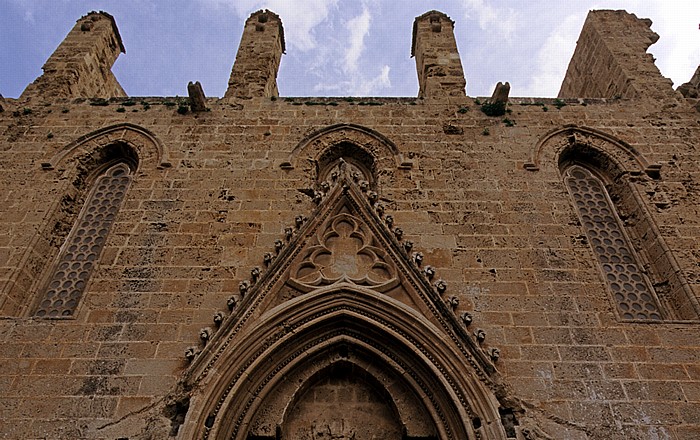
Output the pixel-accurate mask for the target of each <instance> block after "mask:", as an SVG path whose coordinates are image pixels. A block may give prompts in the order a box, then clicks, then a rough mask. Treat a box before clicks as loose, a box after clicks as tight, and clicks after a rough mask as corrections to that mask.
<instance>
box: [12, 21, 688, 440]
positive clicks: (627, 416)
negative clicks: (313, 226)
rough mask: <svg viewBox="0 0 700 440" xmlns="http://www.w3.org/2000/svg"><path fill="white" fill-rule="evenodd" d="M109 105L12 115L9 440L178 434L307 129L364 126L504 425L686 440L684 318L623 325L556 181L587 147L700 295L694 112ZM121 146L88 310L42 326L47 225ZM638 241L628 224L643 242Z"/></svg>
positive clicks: (642, 106)
mask: <svg viewBox="0 0 700 440" xmlns="http://www.w3.org/2000/svg"><path fill="white" fill-rule="evenodd" d="M615 14H618V15H619V13H615ZM266 26H270V23H268V24H267V25H266ZM611 26H612V24H611ZM265 32H267V28H266V30H265ZM616 41H617V40H616ZM645 48H646V47H645ZM641 62H646V61H645V58H644V57H642V61H641ZM237 63H238V61H237ZM234 71H235V69H234ZM419 75H420V72H419ZM659 81H661V80H660V79H659ZM96 103H99V104H100V105H93V104H96ZM102 104H105V103H104V102H92V103H91V102H90V101H82V102H70V103H69V102H54V103H51V105H48V106H45V105H38V104H35V103H34V101H24V100H11V99H5V101H4V102H3V108H4V110H5V111H4V112H3V113H0V169H2V171H3V172H2V173H1V174H0V176H1V177H0V187H2V188H3V191H2V196H1V197H0V283H1V284H0V288H1V289H2V290H1V292H2V295H3V296H2V297H1V298H0V301H2V311H3V314H4V316H3V318H2V319H1V320H0V341H1V342H0V343H1V344H2V349H1V350H0V433H2V435H3V436H4V437H5V438H13V439H28V438H66V439H68V438H71V439H75V438H90V439H95V438H105V439H115V438H130V439H146V438H158V439H160V438H167V437H168V436H169V435H173V436H175V435H177V434H176V433H177V432H178V427H179V426H180V425H181V424H183V422H184V423H187V420H188V419H187V414H188V413H189V412H188V407H189V406H190V401H189V398H190V397H191V396H197V392H198V388H195V389H187V388H185V387H183V386H181V385H178V384H179V381H180V379H182V378H183V377H186V376H187V374H188V368H189V365H190V364H189V363H188V361H187V360H186V358H185V356H184V353H185V350H186V349H187V347H190V346H198V345H200V344H201V341H200V336H199V334H200V330H201V329H202V328H205V327H212V326H213V324H212V315H213V314H214V313H215V312H217V311H225V312H226V314H228V312H227V300H228V299H229V297H231V296H232V295H233V296H234V297H236V298H238V299H239V300H240V296H239V294H238V292H239V282H240V281H241V280H246V279H248V278H249V277H250V271H251V269H252V268H253V267H256V266H261V265H262V261H263V255H264V254H265V253H267V252H274V248H275V241H276V240H280V239H281V240H284V235H285V228H287V227H290V226H293V225H294V224H295V217H297V216H299V215H302V216H308V215H310V213H311V212H313V209H314V206H315V204H314V202H313V200H312V198H313V191H309V190H310V189H313V188H312V186H313V182H314V178H315V174H314V173H315V172H316V171H315V168H314V166H313V161H312V160H314V159H318V157H319V156H320V154H321V153H322V151H321V149H322V148H325V147H324V145H323V143H322V142H314V141H313V139H315V138H314V136H313V135H314V133H316V132H318V131H319V130H322V129H324V128H327V127H329V126H331V125H334V124H339V123H343V124H354V125H353V126H362V127H365V129H366V130H373V132H376V133H379V134H380V135H382V136H383V137H385V138H386V139H388V140H389V141H391V143H392V144H393V145H395V147H396V149H397V151H398V153H400V155H401V157H402V159H403V160H399V161H397V160H388V158H387V157H376V170H375V172H376V183H375V187H376V191H377V193H378V197H379V200H381V202H382V203H383V204H384V205H385V214H390V215H391V216H393V221H394V222H393V223H394V226H397V227H400V228H401V229H402V230H403V240H405V241H406V240H410V241H411V242H412V243H413V250H414V251H417V252H421V253H422V254H423V255H424V262H425V264H429V265H430V266H432V267H433V268H435V270H436V272H437V276H438V277H439V278H440V279H442V280H444V281H446V283H447V286H448V290H447V294H446V299H447V298H449V297H451V296H454V297H455V298H456V299H457V300H459V302H458V304H456V305H455V307H456V308H455V315H456V316H460V315H462V314H463V312H469V313H470V314H471V316H472V318H473V321H472V323H471V324H470V325H469V326H468V327H466V329H467V331H468V332H469V333H470V334H471V333H477V332H478V330H479V329H481V330H483V331H485V334H486V338H485V340H484V341H483V342H481V344H480V345H481V347H482V349H483V351H484V353H489V354H493V352H492V349H493V348H498V349H499V350H500V357H498V358H497V357H495V356H493V357H492V360H493V359H497V360H493V365H494V366H495V368H496V370H497V372H496V373H494V374H496V375H499V377H501V379H502V381H503V383H504V384H506V385H505V387H504V388H503V389H502V392H501V393H500V394H499V395H498V399H499V402H500V405H501V406H503V407H504V408H505V409H506V410H508V409H510V410H512V411H514V414H515V416H516V418H517V419H518V420H519V423H521V424H524V422H525V420H529V419H534V420H537V424H538V425H539V427H540V429H541V433H542V432H543V433H547V434H548V435H549V436H550V437H551V438H555V439H564V438H566V439H577V440H578V439H581V440H582V439H648V438H671V439H674V440H681V439H695V438H697V437H698V436H700V423H699V422H698V420H700V363H699V362H698V358H699V356H700V332H699V331H698V330H700V328H699V326H700V324H698V319H697V315H695V316H694V317H692V318H691V319H686V320H682V321H681V320H666V321H662V322H649V321H646V322H637V321H625V320H621V319H620V317H619V316H618V313H617V311H616V306H615V300H614V299H613V295H612V293H611V292H610V291H609V289H608V287H607V284H606V282H605V278H604V274H603V273H602V272H601V269H600V268H599V265H598V263H597V260H596V256H595V254H594V250H593V249H592V248H591V245H590V244H589V243H588V240H587V239H586V237H585V235H584V231H583V229H582V226H581V223H580V220H579V217H578V214H577V212H576V211H575V208H574V204H573V202H572V200H571V198H570V196H569V194H568V192H567V190H566V187H565V185H564V183H563V178H562V172H561V169H560V164H561V162H562V160H561V159H562V156H563V155H564V154H569V152H570V151H577V150H576V149H577V148H578V149H580V150H581V151H585V152H587V153H590V152H591V151H594V152H597V153H596V154H597V155H598V156H596V157H597V158H598V159H596V160H600V161H601V162H600V163H599V165H600V166H601V167H600V168H601V170H600V171H601V173H604V172H606V170H608V169H613V168H615V169H619V170H622V172H621V173H620V174H619V175H617V176H614V177H615V178H616V179H621V182H622V183H623V184H624V185H627V187H628V188H631V191H632V192H633V193H634V194H636V195H637V196H638V197H639V200H640V203H641V206H642V207H643V208H644V209H643V212H645V213H646V214H645V215H648V216H649V218H648V219H645V221H646V222H649V223H653V224H654V225H655V227H656V228H657V229H658V234H659V236H660V238H661V239H662V240H663V242H664V243H665V244H666V245H667V247H668V250H666V251H664V252H667V253H670V254H671V257H672V258H671V259H672V260H673V261H675V262H676V263H675V264H677V273H678V274H680V278H681V279H682V280H684V282H685V283H687V289H688V291H689V292H691V296H693V297H695V298H697V296H698V295H700V269H699V266H700V254H699V253H698V250H697V249H698V240H699V239H700V213H699V212H698V208H697V207H698V206H699V205H700V203H699V202H700V192H699V191H700V190H699V188H698V182H700V168H699V167H698V165H697V164H698V163H700V152H699V151H698V141H699V140H700V125H699V124H698V117H697V112H696V111H695V110H694V109H692V108H690V107H687V106H685V105H682V104H679V105H677V106H675V107H672V108H660V107H659V106H658V105H656V104H655V103H654V102H653V101H650V100H648V99H631V98H629V99H609V100H605V99H590V100H583V99H566V100H552V99H542V100H535V99H511V101H510V104H509V107H508V109H509V113H507V114H506V115H503V116H492V117H489V116H486V115H485V114H484V113H482V112H481V111H480V108H481V104H479V103H477V101H476V100H474V99H472V98H468V97H460V96H457V95H453V96H452V97H451V99H450V101H449V102H444V101H440V100H428V99H426V100H423V99H414V98H381V99H379V98H355V99H327V98H321V99H319V98H314V99H299V98H294V99H290V98H278V99H270V98H269V97H261V96H255V97H252V98H246V99H238V98H236V97H235V94H234V96H228V97H227V99H226V100H217V99H209V100H208V101H207V107H208V108H209V109H210V111H208V112H201V113H192V112H188V113H186V114H181V112H178V104H177V103H176V102H175V101H173V100H171V99H169V98H158V99H156V98H148V99H141V98H118V99H112V100H109V101H108V102H106V104H107V105H102ZM106 127H108V128H106ZM348 133H350V134H345V135H344V136H345V137H344V138H342V139H340V138H339V139H338V140H339V141H340V140H343V139H344V140H345V141H347V142H352V141H353V140H354V141H355V142H357V143H358V145H359V146H361V147H362V146H363V145H365V146H366V149H367V150H368V151H375V150H372V147H371V146H368V141H367V140H366V138H365V137H363V136H364V135H363V134H362V133H360V132H359V131H358V133H357V134H354V135H353V134H352V131H351V130H350V131H348ZM353 136H354V137H353ZM309 139H311V140H312V141H311V143H310V144H306V142H307V141H309ZM114 143H117V144H120V145H124V146H125V147H124V148H126V149H129V150H130V151H133V153H134V155H135V156H136V157H137V158H138V166H137V171H136V174H135V177H134V180H133V182H132V184H131V186H130V188H129V190H128V193H127V195H126V199H125V202H124V204H123V205H122V207H121V209H120V211H119V213H118V215H117V218H116V223H115V225H114V226H113V228H112V230H111V232H110V234H109V236H108V240H107V242H106V246H105V249H104V251H103V252H102V255H101V257H100V259H99V263H98V265H97V267H96V270H95V271H94V272H93V274H92V277H91V279H90V282H89V284H88V286H87V288H86V290H85V292H84V294H83V297H82V301H81V305H80V306H79V308H78V309H77V310H76V313H75V315H74V317H73V318H72V319H53V320H51V319H39V318H35V317H33V310H34V309H33V307H34V304H35V301H36V298H37V297H38V296H39V295H40V292H39V291H40V289H41V277H42V274H43V273H45V272H46V271H48V270H50V269H51V267H52V261H53V259H54V258H55V256H56V255H57V254H58V252H59V248H60V247H61V244H62V242H61V240H60V239H57V238H56V237H60V236H61V233H60V231H58V232H57V228H58V229H65V226H61V225H64V224H70V222H71V221H72V220H71V219H74V218H75V216H76V215H77V214H76V213H77V212H78V211H79V210H80V201H81V200H82V199H84V197H85V191H87V188H89V182H90V180H89V175H90V173H91V172H92V170H94V169H96V168H97V165H95V164H96V163H99V162H100V161H104V160H106V159H104V158H103V157H102V156H100V154H98V153H96V151H102V150H101V147H102V146H105V145H110V144H114ZM298 145H305V146H306V145H308V148H307V147H304V148H297V146H298ZM377 151H378V150H377ZM584 156H585V155H584ZM603 157H607V158H608V160H609V165H610V166H609V167H608V168H607V169H606V168H605V166H606V163H604V162H603V161H604V159H601V158H603ZM309 159H311V160H309ZM613 165H614V166H613ZM611 192H612V191H611ZM613 201H615V200H613ZM640 212H641V211H640ZM638 215H640V214H638ZM649 228H650V227H649V226H648V225H644V226H641V227H639V228H637V230H639V231H642V232H640V234H639V235H640V236H638V237H634V238H635V240H638V241H639V242H641V243H637V245H639V246H640V248H643V246H644V240H646V239H647V237H646V236H644V231H649V230H650V229H649ZM62 234H63V236H65V234H67V232H65V231H64V232H63V233H62ZM30 269H31V272H29V271H30ZM27 273H30V274H32V275H31V276H27V275H25V274H27ZM679 282H680V281H679ZM18 286H19V287H21V288H18ZM685 298H691V297H685ZM689 301H690V299H689ZM691 315H692V312H691ZM212 374H218V373H217V372H214V373H212ZM463 375H464V376H471V375H472V373H471V372H469V371H465V372H464V374H463ZM324 386H325V385H324ZM334 387H335V388H336V389H338V390H341V389H343V387H344V385H343V383H336V384H335V385H334ZM356 389H357V388H356ZM329 392H330V391H329ZM315 404H316V403H313V404H311V403H309V407H312V406H313V405H315ZM190 411H192V409H190ZM506 413H507V411H506ZM342 429H344V428H342ZM342 429H341V430H342ZM505 432H509V430H508V429H506V431H505ZM513 432H515V431H513ZM181 433H182V431H181ZM517 435H520V436H523V435H525V434H524V433H523V431H517ZM532 435H533V436H534V435H535V434H534V433H533V434H532ZM523 438H524V437H523ZM530 438H538V437H530ZM539 438H546V437H544V436H540V437H539Z"/></svg>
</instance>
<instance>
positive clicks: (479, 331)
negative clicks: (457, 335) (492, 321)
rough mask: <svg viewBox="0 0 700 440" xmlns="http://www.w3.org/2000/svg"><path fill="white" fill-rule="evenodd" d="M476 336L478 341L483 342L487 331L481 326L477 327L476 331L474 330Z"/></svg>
mask: <svg viewBox="0 0 700 440" xmlns="http://www.w3.org/2000/svg"><path fill="white" fill-rule="evenodd" d="M474 337H475V338H476V340H477V342H479V344H481V343H482V342H484V340H486V332H485V331H483V330H482V329H480V328H479V329H476V331H475V332H474Z"/></svg>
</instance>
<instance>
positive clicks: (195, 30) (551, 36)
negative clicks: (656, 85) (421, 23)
mask: <svg viewBox="0 0 700 440" xmlns="http://www.w3.org/2000/svg"><path fill="white" fill-rule="evenodd" d="M262 8H268V9H270V10H272V11H274V12H276V13H278V14H279V15H280V16H281V18H282V21H283V24H284V28H285V36H286V43H287V53H286V55H284V56H283V57H282V64H281V67H280V73H279V76H278V85H279V90H280V95H282V96H416V95H417V92H418V82H417V79H416V71H415V62H414V60H413V59H412V58H410V50H411V47H410V46H411V32H412V24H413V19H414V18H415V17H416V16H418V15H421V14H422V13H424V12H426V11H429V10H431V9H437V10H440V11H442V12H445V13H446V14H448V15H449V16H450V17H451V18H452V19H453V20H454V21H455V22H456V25H455V34H456V37H457V45H458V48H459V52H460V55H461V58H462V64H463V66H464V70H465V75H466V77H467V93H468V94H469V95H470V96H488V95H491V92H492V91H493V87H494V85H495V84H496V83H497V82H499V81H509V82H510V83H511V87H512V88H511V96H539V97H553V96H556V94H557V92H558V90H559V86H560V84H561V81H562V79H563V76H564V73H565V71H566V67H567V65H568V62H569V59H570V57H571V54H572V53H573V50H574V47H575V44H576V39H577V37H578V34H579V32H580V30H581V27H582V25H583V22H584V20H585V17H586V13H587V11H588V10H590V9H626V10H628V11H629V12H633V13H635V14H636V15H637V16H638V17H640V18H651V19H652V21H653V22H654V25H653V26H652V29H653V30H654V31H656V32H657V33H658V34H659V35H660V36H661V39H660V40H659V41H658V42H657V43H656V44H654V45H653V46H652V47H651V48H650V49H649V51H650V52H651V53H652V54H654V56H655V57H656V58H657V65H658V66H659V68H660V69H661V72H662V73H663V74H664V75H665V76H666V77H669V78H671V79H672V80H673V81H674V84H675V86H678V85H680V84H681V83H683V82H686V81H688V80H689V79H690V77H691V76H692V74H693V72H694V71H695V69H696V68H697V66H698V64H700V29H698V25H699V24H700V1H698V0H672V1H671V0H624V1H622V0H609V1H608V0H568V1H561V0H540V1H528V2H525V1H520V0H432V1H428V0H80V1H79V0H0V94H2V95H3V96H5V97H13V98H14V97H18V96H19V95H20V94H21V92H22V90H23V89H24V88H25V87H26V86H27V84H29V83H30V82H32V81H33V80H34V79H35V78H36V77H37V76H39V75H40V74H41V66H42V65H43V63H44V62H45V61H46V59H47V58H48V57H49V56H50V55H51V53H52V52H53V50H54V49H55V48H56V46H57V45H58V44H59V43H60V42H61V41H62V40H63V38H64V37H65V35H66V33H67V32H68V31H69V30H70V29H71V28H72V26H73V24H74V23H75V21H76V20H77V19H78V18H80V17H81V16H82V15H84V14H85V13H87V12H89V11H91V10H104V11H106V12H109V13H110V14H112V15H113V16H114V17H115V19H116V21H117V26H118V27H119V30H120V33H121V36H122V40H123V42H124V45H125V47H126V51H127V53H126V54H122V55H121V56H120V57H119V59H118V60H117V62H116V64H115V66H114V68H113V71H114V73H115V75H116V76H117V79H118V80H119V82H120V83H121V85H122V86H123V87H124V89H125V90H126V92H127V93H128V94H129V95H131V96H175V95H180V96H182V95H186V94H187V87H186V86H187V82H188V81H200V82H201V83H202V85H203V87H204V90H205V93H206V94H207V95H208V96H223V94H224V91H225V89H226V84H227V81H228V78H229V75H230V71H231V66H232V65H233V61H234V59H235V55H236V50H237V48H238V43H239V41H240V37H241V31H242V29H243V23H244V21H245V19H246V18H247V17H248V15H249V14H250V13H251V12H254V11H256V10H258V9H262Z"/></svg>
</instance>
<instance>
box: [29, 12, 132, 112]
mask: <svg viewBox="0 0 700 440" xmlns="http://www.w3.org/2000/svg"><path fill="white" fill-rule="evenodd" d="M120 53H126V50H125V49H124V45H123V43H122V39H121V36H120V35H119V30H118V29H117V25H116V23H115V21H114V17H112V16H111V15H110V14H108V13H106V12H102V11H100V12H94V11H93V12H90V13H89V14H87V15H85V16H84V17H81V18H80V19H79V20H78V21H77V22H76V24H75V26H74V27H73V29H71V31H70V32H69V33H68V35H67V36H66V38H65V39H64V40H63V41H62V42H61V44H60V45H59V46H58V48H56V50H55V51H54V53H53V54H52V55H51V56H50V57H49V59H48V60H47V61H46V63H45V64H44V66H43V67H42V69H43V71H44V73H43V74H42V75H41V76H40V77H39V78H37V79H36V80H35V81H34V82H33V83H32V84H30V85H29V86H27V88H26V89H25V90H24V92H23V93H22V96H21V97H20V98H21V99H31V98H35V97H39V98H41V99H46V100H53V99H63V98H65V99H72V98H113V97H124V96H126V93H125V92H124V89H123V88H122V86H121V85H120V84H119V82H118V81H117V79H116V78H115V77H114V74H112V70H111V69H112V66H113V65H114V62H115V61H116V60H117V57H119V54H120Z"/></svg>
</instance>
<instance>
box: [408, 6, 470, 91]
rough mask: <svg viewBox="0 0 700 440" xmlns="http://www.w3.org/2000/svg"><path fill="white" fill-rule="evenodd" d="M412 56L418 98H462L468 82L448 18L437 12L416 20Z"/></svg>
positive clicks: (452, 27)
mask: <svg viewBox="0 0 700 440" xmlns="http://www.w3.org/2000/svg"><path fill="white" fill-rule="evenodd" d="M411 56H413V57H415V58H416V70H417V73H418V85H419V86H420V89H419V92H418V97H420V98H444V97H446V96H459V97H463V96H465V93H466V92H465V87H466V85H467V83H466V80H465V79H464V70H463V69H462V61H461V60H460V58H459V52H458V51H457V41H456V40H455V35H454V21H452V20H451V19H450V17H448V16H447V15H445V14H444V13H442V12H439V11H430V12H426V13H425V14H423V15H421V16H419V17H416V19H415V21H414V22H413V43H412V45H411Z"/></svg>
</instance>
